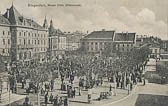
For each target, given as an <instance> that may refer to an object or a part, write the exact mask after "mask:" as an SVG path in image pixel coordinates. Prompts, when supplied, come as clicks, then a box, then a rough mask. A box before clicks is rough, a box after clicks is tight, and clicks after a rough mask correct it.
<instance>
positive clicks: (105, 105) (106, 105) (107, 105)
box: [101, 85, 137, 106]
mask: <svg viewBox="0 0 168 106" xmlns="http://www.w3.org/2000/svg"><path fill="white" fill-rule="evenodd" d="M136 89H137V85H136V86H135V88H134V89H133V90H132V92H131V94H129V95H128V96H126V97H124V98H122V99H119V100H117V101H114V102H111V103H108V104H104V105H101V106H109V105H112V104H115V103H118V102H121V101H123V100H125V99H127V98H128V97H130V96H131V95H132V94H133V93H134V92H135V91H136Z"/></svg>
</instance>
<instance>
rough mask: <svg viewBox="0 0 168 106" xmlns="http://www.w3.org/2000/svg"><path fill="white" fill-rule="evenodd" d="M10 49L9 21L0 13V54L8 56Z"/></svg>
mask: <svg viewBox="0 0 168 106" xmlns="http://www.w3.org/2000/svg"><path fill="white" fill-rule="evenodd" d="M10 49H11V31H10V22H9V20H7V19H6V18H5V17H4V16H2V15H1V14H0V55H1V56H2V57H8V56H9V55H10Z"/></svg>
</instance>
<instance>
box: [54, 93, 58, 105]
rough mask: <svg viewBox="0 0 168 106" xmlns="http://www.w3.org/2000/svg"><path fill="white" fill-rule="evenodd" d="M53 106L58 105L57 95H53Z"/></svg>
mask: <svg viewBox="0 0 168 106" xmlns="http://www.w3.org/2000/svg"><path fill="white" fill-rule="evenodd" d="M53 106H58V95H57V96H55V98H54V105H53Z"/></svg>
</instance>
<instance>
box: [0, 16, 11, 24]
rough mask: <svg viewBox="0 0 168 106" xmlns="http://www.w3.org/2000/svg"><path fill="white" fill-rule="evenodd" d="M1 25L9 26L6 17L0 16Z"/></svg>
mask: <svg viewBox="0 0 168 106" xmlns="http://www.w3.org/2000/svg"><path fill="white" fill-rule="evenodd" d="M0 24H7V25H9V24H10V22H9V21H8V19H6V18H5V17H4V16H2V15H0Z"/></svg>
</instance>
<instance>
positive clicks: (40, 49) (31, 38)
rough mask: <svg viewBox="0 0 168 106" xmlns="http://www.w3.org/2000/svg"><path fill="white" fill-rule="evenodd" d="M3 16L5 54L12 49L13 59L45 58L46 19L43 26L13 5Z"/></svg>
mask: <svg viewBox="0 0 168 106" xmlns="http://www.w3.org/2000/svg"><path fill="white" fill-rule="evenodd" d="M1 18H2V19H1V22H0V23H2V24H1V27H0V30H1V31H2V35H1V36H3V37H1V40H2V45H3V46H2V47H3V48H2V49H1V51H2V53H3V54H5V53H9V51H10V55H11V57H12V58H11V59H12V61H16V60H22V61H30V60H31V59H38V60H40V59H43V58H45V55H46V52H47V48H48V27H47V24H46V23H47V22H46V19H45V21H44V25H43V27H42V26H40V25H39V24H38V23H36V22H35V21H34V20H32V19H28V18H25V17H24V16H22V15H21V14H20V13H19V12H18V11H17V10H16V8H15V7H14V6H13V5H12V6H11V7H10V8H9V9H7V11H6V12H5V14H4V15H3V16H1ZM2 21H3V22H2ZM10 48H11V50H10Z"/></svg>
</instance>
